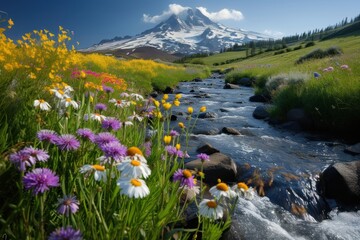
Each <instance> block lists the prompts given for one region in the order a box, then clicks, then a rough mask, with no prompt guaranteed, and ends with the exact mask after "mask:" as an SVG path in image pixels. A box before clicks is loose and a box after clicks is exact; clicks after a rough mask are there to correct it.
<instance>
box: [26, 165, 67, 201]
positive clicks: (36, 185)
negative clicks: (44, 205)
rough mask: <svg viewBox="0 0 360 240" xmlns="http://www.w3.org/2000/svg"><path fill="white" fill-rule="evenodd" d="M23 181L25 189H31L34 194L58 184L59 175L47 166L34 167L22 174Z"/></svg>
mask: <svg viewBox="0 0 360 240" xmlns="http://www.w3.org/2000/svg"><path fill="white" fill-rule="evenodd" d="M23 183H24V187H25V189H26V190H29V189H32V191H33V194H35V195H37V194H39V193H43V192H45V191H46V190H49V189H50V187H58V186H60V184H59V177H58V176H56V175H55V174H54V173H53V172H52V171H51V170H50V169H48V168H35V169H34V170H33V171H32V172H29V173H27V174H26V175H25V176H24V178H23Z"/></svg>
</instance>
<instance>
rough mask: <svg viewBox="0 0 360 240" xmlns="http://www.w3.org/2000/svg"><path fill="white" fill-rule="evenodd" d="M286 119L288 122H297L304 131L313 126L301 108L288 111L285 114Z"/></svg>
mask: <svg viewBox="0 0 360 240" xmlns="http://www.w3.org/2000/svg"><path fill="white" fill-rule="evenodd" d="M286 119H287V121H290V122H291V121H293V122H298V123H299V124H300V126H301V127H302V128H304V129H310V128H311V127H312V126H313V124H312V121H311V119H310V118H309V117H308V116H307V114H306V113H305V111H304V109H302V108H293V109H290V110H289V111H288V112H287V114H286Z"/></svg>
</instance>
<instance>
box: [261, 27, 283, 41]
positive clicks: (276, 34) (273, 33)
mask: <svg viewBox="0 0 360 240" xmlns="http://www.w3.org/2000/svg"><path fill="white" fill-rule="evenodd" d="M264 34H266V35H269V36H271V37H273V38H275V39H278V38H282V37H284V36H285V34H284V33H282V32H278V31H272V30H268V29H266V30H265V31H264Z"/></svg>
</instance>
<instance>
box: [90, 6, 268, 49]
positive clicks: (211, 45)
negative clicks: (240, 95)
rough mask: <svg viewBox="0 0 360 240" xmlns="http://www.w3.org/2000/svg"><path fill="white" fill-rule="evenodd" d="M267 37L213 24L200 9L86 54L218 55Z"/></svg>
mask: <svg viewBox="0 0 360 240" xmlns="http://www.w3.org/2000/svg"><path fill="white" fill-rule="evenodd" d="M269 38H270V37H269V36H266V35H264V34H260V33H256V32H251V31H243V30H237V29H233V28H228V27H226V26H224V25H221V24H218V23H215V22H213V21H211V20H210V19H209V18H208V17H206V16H205V15H204V14H202V13H201V11H200V10H198V9H195V10H193V9H188V10H186V11H183V12H181V13H180V14H178V15H175V14H174V15H172V16H170V17H169V18H168V19H167V20H166V21H163V22H161V23H160V24H158V25H157V26H155V27H154V28H151V29H149V30H146V31H144V32H142V33H141V34H139V35H136V36H134V37H131V38H124V39H121V38H115V39H112V40H105V41H104V40H103V41H101V42H100V43H99V44H96V45H93V46H92V47H90V48H88V49H86V50H85V51H112V50H117V49H135V48H138V47H145V46H146V47H154V48H157V49H160V50H163V51H166V52H169V53H182V54H191V53H199V52H215V51H219V50H220V49H221V48H224V47H230V46H232V45H234V44H235V43H238V44H242V43H244V42H248V41H252V40H255V41H256V40H267V39H269Z"/></svg>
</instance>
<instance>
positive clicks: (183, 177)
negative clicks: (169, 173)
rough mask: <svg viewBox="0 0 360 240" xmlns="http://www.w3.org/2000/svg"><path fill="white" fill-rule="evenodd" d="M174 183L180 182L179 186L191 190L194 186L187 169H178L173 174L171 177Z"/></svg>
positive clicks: (192, 177) (191, 176)
mask: <svg viewBox="0 0 360 240" xmlns="http://www.w3.org/2000/svg"><path fill="white" fill-rule="evenodd" d="M173 180H174V181H180V185H181V186H187V187H189V188H192V187H194V186H195V184H194V176H193V175H192V174H191V172H190V171H189V170H188V169H178V170H176V172H175V173H174V176H173Z"/></svg>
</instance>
